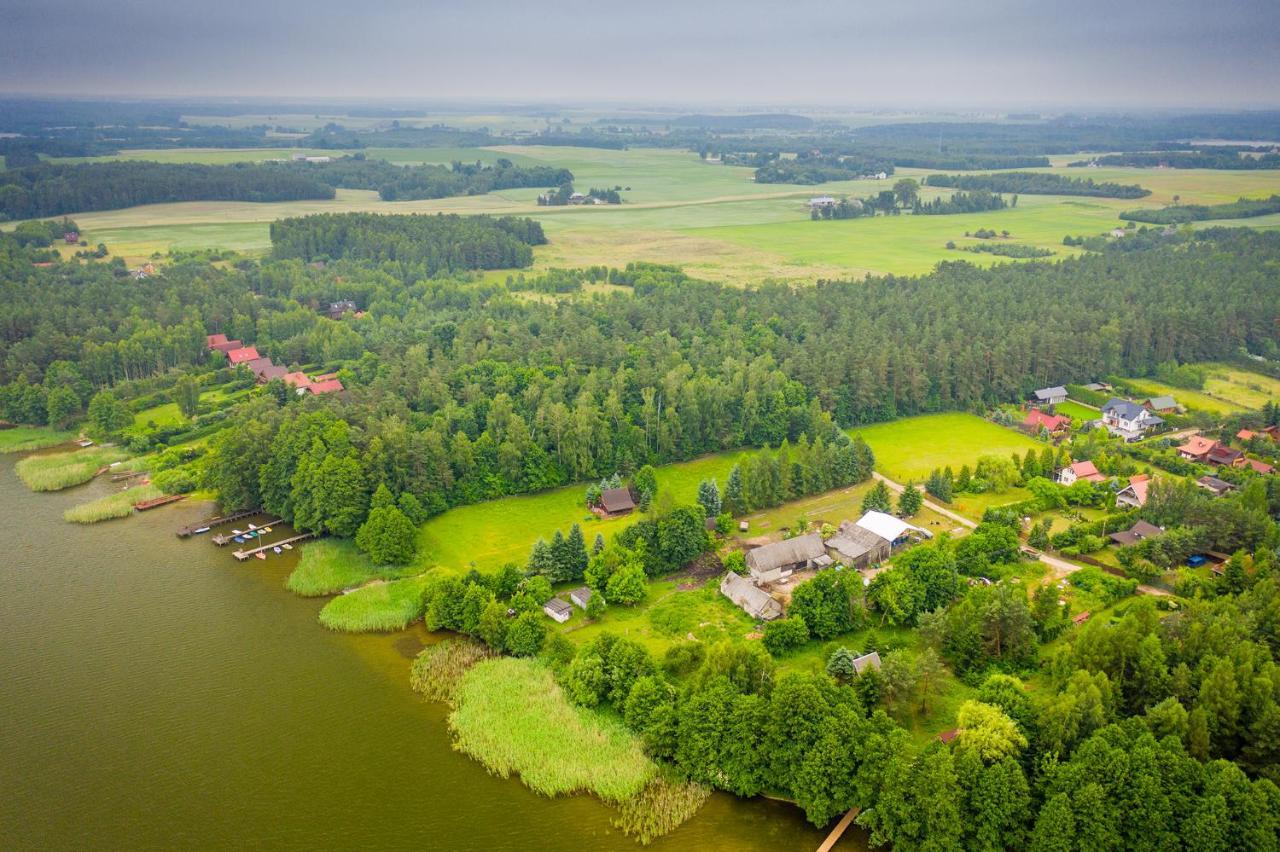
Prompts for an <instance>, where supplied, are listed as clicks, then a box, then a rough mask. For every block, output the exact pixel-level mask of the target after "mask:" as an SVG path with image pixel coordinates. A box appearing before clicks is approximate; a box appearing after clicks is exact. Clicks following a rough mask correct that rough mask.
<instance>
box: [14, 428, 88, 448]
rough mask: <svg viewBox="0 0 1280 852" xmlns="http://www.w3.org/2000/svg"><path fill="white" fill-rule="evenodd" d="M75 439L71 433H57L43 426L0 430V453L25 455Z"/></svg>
mask: <svg viewBox="0 0 1280 852" xmlns="http://www.w3.org/2000/svg"><path fill="white" fill-rule="evenodd" d="M73 437H75V435H74V433H72V432H59V431H57V430H56V429H48V428H45V427H43V426H16V427H14V428H12V429H0V453H26V452H30V451H32V450H45V449H48V448H49V447H56V446H58V445H59V444H65V443H67V442H68V441H70V440H71V439H72V438H73Z"/></svg>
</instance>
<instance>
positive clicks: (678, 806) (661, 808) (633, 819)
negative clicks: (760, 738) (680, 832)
mask: <svg viewBox="0 0 1280 852" xmlns="http://www.w3.org/2000/svg"><path fill="white" fill-rule="evenodd" d="M710 797H711V788H710V787H704V786H702V785H701V784H695V783H693V782H692V781H685V780H682V779H680V778H675V777H668V775H667V773H659V774H658V775H656V776H654V778H653V780H652V781H650V782H649V783H648V784H646V785H645V788H644V789H643V790H642V791H640V794H639V795H638V796H632V797H631V798H629V799H623V800H622V801H621V802H619V803H618V817H617V819H615V820H614V821H613V824H614V826H615V827H616V828H618V829H619V830H620V831H621V832H622V833H623V834H625V835H627V836H628V837H634V838H635V839H636V840H638V841H640V842H641V843H642V844H644V845H645V846H648V845H649V844H650V843H652V842H653V841H654V840H656V839H658V838H659V837H662V836H663V835H666V834H670V833H671V832H673V831H675V830H676V829H677V828H679V827H680V826H681V825H682V824H683V823H684V822H685V821H686V820H688V819H689V818H690V817H692V816H693V815H694V814H696V813H697V812H698V809H699V808H701V807H702V806H703V805H704V804H706V801H707V799H709V798H710Z"/></svg>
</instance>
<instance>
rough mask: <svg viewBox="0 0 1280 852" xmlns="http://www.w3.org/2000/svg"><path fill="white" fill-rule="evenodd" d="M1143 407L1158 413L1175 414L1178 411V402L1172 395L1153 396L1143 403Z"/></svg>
mask: <svg viewBox="0 0 1280 852" xmlns="http://www.w3.org/2000/svg"><path fill="white" fill-rule="evenodd" d="M1142 407H1143V408H1145V409H1147V410H1148V411H1154V412H1155V413H1156V414H1173V413H1176V412H1177V411H1178V403H1177V401H1176V400H1174V398H1173V397H1171V396H1168V395H1166V396H1153V397H1151V399H1148V400H1146V401H1144V402H1143V403H1142Z"/></svg>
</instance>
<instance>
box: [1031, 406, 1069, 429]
mask: <svg viewBox="0 0 1280 852" xmlns="http://www.w3.org/2000/svg"><path fill="white" fill-rule="evenodd" d="M1022 425H1023V426H1026V427H1028V428H1030V429H1036V430H1037V431H1038V430H1039V429H1041V428H1042V427H1043V428H1045V429H1048V430H1049V431H1050V432H1057V431H1058V430H1059V429H1065V428H1066V427H1067V426H1070V425H1071V418H1070V417H1067V416H1066V415H1065V414H1045V413H1044V412H1043V411H1041V410H1040V409H1038V408H1033V409H1031V410H1030V411H1028V412H1027V416H1026V418H1025V419H1023V421H1022Z"/></svg>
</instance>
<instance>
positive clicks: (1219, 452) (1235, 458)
mask: <svg viewBox="0 0 1280 852" xmlns="http://www.w3.org/2000/svg"><path fill="white" fill-rule="evenodd" d="M1243 458H1244V453H1242V452H1240V451H1239V450H1237V449H1235V448H1234V447H1228V446H1227V445H1226V444H1217V445H1216V446H1215V447H1214V448H1213V449H1212V450H1210V451H1209V456H1208V462H1209V464H1215V465H1218V466H1219V467H1235V466H1236V465H1237V464H1238V463H1239V462H1240V460H1241V459H1243Z"/></svg>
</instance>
